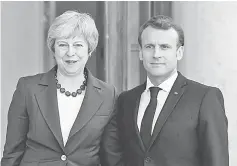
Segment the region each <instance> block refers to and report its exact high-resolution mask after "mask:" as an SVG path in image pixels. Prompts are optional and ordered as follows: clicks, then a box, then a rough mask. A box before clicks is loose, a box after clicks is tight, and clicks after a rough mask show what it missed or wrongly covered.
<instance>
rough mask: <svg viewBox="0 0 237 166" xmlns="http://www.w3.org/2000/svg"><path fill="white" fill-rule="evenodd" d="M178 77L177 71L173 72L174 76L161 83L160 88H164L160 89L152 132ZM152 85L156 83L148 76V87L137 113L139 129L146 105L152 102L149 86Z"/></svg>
mask: <svg viewBox="0 0 237 166" xmlns="http://www.w3.org/2000/svg"><path fill="white" fill-rule="evenodd" d="M177 77H178V73H177V72H175V73H174V74H172V76H170V77H169V78H168V79H167V80H165V81H164V82H162V83H161V84H160V85H159V88H161V89H162V90H160V91H159V93H158V95H157V106H156V111H155V115H154V118H153V122H152V128H151V134H152V133H153V129H154V127H155V124H156V121H157V119H158V116H159V114H160V111H161V110H162V108H163V105H164V103H165V101H166V99H167V97H168V95H169V92H170V90H171V88H172V86H173V84H174V82H175V80H176V78H177ZM152 86H154V85H153V84H152V83H151V81H150V79H149V78H148V77H147V84H146V89H145V90H144V92H143V93H142V95H141V99H140V104H139V109H138V115H137V126H138V129H139V131H140V128H141V123H142V118H143V116H144V113H145V110H146V107H147V106H148V104H149V102H150V90H149V88H150V87H152Z"/></svg>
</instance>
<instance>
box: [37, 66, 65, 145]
mask: <svg viewBox="0 0 237 166" xmlns="http://www.w3.org/2000/svg"><path fill="white" fill-rule="evenodd" d="M55 70H56V67H54V68H53V69H51V70H50V71H49V72H48V73H46V74H44V75H43V76H42V77H41V80H40V82H39V84H38V86H39V88H40V91H38V92H37V93H36V94H35V97H36V101H37V103H38V106H39V109H40V111H41V113H42V115H43V117H44V119H45V121H46V123H47V124H48V127H49V129H50V130H51V131H52V133H53V135H54V136H55V138H56V140H57V141H58V143H59V145H60V147H61V148H62V149H63V139H62V132H61V128H60V120H59V112H58V102H57V88H56V82H55V79H54V74H55Z"/></svg>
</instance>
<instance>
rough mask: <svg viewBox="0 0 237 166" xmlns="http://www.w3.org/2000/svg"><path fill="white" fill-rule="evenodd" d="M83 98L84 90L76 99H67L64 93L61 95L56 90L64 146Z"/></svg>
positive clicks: (70, 97)
mask: <svg viewBox="0 0 237 166" xmlns="http://www.w3.org/2000/svg"><path fill="white" fill-rule="evenodd" d="M84 96H85V90H84V91H82V93H81V94H80V95H77V96H76V97H72V96H69V97H67V96H66V95H65V93H61V92H60V91H59V90H57V98H58V109H59V118H60V126H61V131H62V136H63V143H64V146H65V145H66V142H67V140H68V136H69V133H70V131H71V128H72V126H73V124H74V122H75V120H76V117H77V114H78V113H79V110H80V108H81V104H82V102H83V99H84Z"/></svg>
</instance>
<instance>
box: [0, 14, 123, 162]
mask: <svg viewBox="0 0 237 166" xmlns="http://www.w3.org/2000/svg"><path fill="white" fill-rule="evenodd" d="M98 36H99V35H98V31H97V29H96V26H95V23H94V20H93V19H92V18H91V17H90V16H89V15H88V14H85V13H78V12H75V11H67V12H65V13H63V14H62V15H60V16H59V17H57V18H56V19H55V20H54V22H53V23H52V25H51V27H50V29H49V31H48V39H47V43H48V47H49V49H50V50H51V51H52V52H53V54H54V58H55V60H56V64H57V65H56V66H55V67H54V68H53V69H51V70H50V71H49V72H47V73H43V74H38V75H35V76H29V77H24V78H20V80H19V81H18V84H17V89H16V91H15V93H14V95H13V99H12V102H11V105H10V108H9V113H8V127H7V136H6V143H5V147H4V153H3V158H2V160H1V165H2V166H64V165H67V166H81V165H83V166H94V165H105V166H107V165H108V166H113V165H120V156H121V154H120V152H119V149H120V148H119V146H118V143H117V127H116V120H115V115H116V113H115V111H114V103H115V100H116V94H115V88H114V87H113V86H111V85H108V84H106V83H104V82H102V81H100V80H98V79H96V78H95V77H93V76H92V74H91V73H90V71H89V70H88V69H87V68H86V67H85V65H86V63H87V61H88V58H89V57H90V56H91V53H92V52H93V51H94V50H95V48H96V46H97V43H98Z"/></svg>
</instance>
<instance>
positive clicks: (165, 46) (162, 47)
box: [160, 45, 170, 50]
mask: <svg viewBox="0 0 237 166" xmlns="http://www.w3.org/2000/svg"><path fill="white" fill-rule="evenodd" d="M160 48H161V49H163V50H165V49H168V48H170V47H169V46H167V45H161V46H160Z"/></svg>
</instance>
